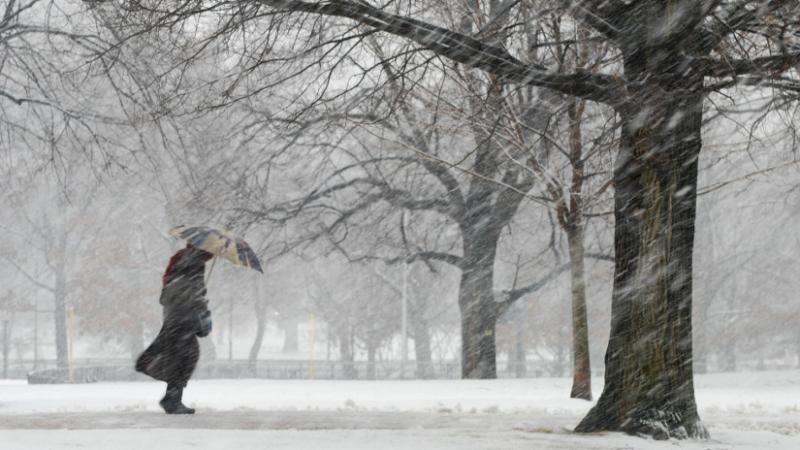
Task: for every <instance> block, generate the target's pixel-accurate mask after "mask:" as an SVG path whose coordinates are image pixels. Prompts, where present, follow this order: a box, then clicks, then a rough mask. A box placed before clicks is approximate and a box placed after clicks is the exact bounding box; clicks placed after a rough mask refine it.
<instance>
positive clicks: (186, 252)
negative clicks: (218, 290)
mask: <svg viewBox="0 0 800 450" xmlns="http://www.w3.org/2000/svg"><path fill="white" fill-rule="evenodd" d="M211 256H212V255H211V254H210V253H207V252H204V251H202V250H197V249H194V248H192V247H187V248H186V249H183V250H181V251H179V252H178V253H176V254H175V255H174V256H173V257H172V259H171V260H170V264H169V265H168V266H167V270H166V272H165V273H164V280H163V281H164V287H163V289H162V290H161V298H160V300H159V301H160V303H161V305H162V306H163V308H164V311H163V317H164V322H163V325H162V326H161V331H159V333H158V336H156V338H155V340H154V341H153V343H152V344H150V346H149V347H148V348H147V349H146V350H145V351H144V353H142V354H141V356H139V359H138V360H137V361H136V370H137V371H138V372H142V373H144V374H147V375H149V376H151V377H153V378H155V379H157V380H161V381H166V382H167V383H170V384H176V385H180V386H185V385H186V382H187V381H189V378H190V377H191V376H192V372H194V369H195V366H196V365H197V360H198V359H199V357H200V346H199V344H198V342H197V336H201V337H202V336H206V335H208V333H209V332H210V331H211V319H210V312H209V311H208V301H207V300H206V298H205V297H206V285H205V280H204V275H205V262H206V261H208V260H209V259H210V258H211Z"/></svg>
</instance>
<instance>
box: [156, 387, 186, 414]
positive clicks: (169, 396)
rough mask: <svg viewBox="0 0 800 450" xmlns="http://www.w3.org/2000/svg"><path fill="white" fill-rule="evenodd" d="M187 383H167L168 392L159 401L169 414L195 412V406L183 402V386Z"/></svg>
mask: <svg viewBox="0 0 800 450" xmlns="http://www.w3.org/2000/svg"><path fill="white" fill-rule="evenodd" d="M184 386H186V385H185V384H180V383H167V392H166V393H165V394H164V398H162V399H161V401H160V402H158V404H159V405H161V407H162V408H163V409H164V412H166V413H167V414H194V408H189V407H187V406H186V405H184V404H183V388H184Z"/></svg>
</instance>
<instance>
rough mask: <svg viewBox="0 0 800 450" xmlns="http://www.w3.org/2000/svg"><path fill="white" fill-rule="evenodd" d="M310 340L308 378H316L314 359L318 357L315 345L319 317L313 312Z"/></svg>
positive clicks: (310, 323) (310, 322) (310, 321)
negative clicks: (315, 353)
mask: <svg viewBox="0 0 800 450" xmlns="http://www.w3.org/2000/svg"><path fill="white" fill-rule="evenodd" d="M308 334H309V335H310V336H309V340H310V341H311V342H310V343H309V346H308V350H309V360H308V378H309V379H312V380H313V379H314V360H315V359H316V357H315V355H314V350H315V348H314V347H315V345H316V342H317V318H316V317H315V316H314V315H313V314H312V315H311V319H310V320H309V333H308Z"/></svg>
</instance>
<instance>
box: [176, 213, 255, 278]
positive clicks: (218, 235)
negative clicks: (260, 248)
mask: <svg viewBox="0 0 800 450" xmlns="http://www.w3.org/2000/svg"><path fill="white" fill-rule="evenodd" d="M169 234H171V235H173V236H175V237H179V238H181V239H183V240H185V241H186V242H188V243H189V244H191V245H192V246H194V247H197V248H199V249H200V250H205V251H207V252H209V253H211V254H213V255H214V256H215V257H216V256H221V257H223V258H225V259H227V260H228V261H230V262H232V263H233V264H234V265H236V266H244V267H249V268H251V269H254V270H257V271H259V272H261V273H264V271H263V270H261V263H260V262H259V261H258V257H257V256H256V253H255V252H254V251H253V249H252V248H250V245H248V244H247V242H245V241H244V240H243V239H240V238H237V237H236V236H234V235H233V234H231V233H230V232H229V231H227V230H220V229H217V228H211V227H205V226H197V227H191V226H187V225H181V226H177V227H175V228H173V229H171V230H169ZM215 261H216V258H215ZM213 269H214V263H213V262H212V263H211V270H213ZM209 272H210V271H209ZM209 275H210V273H209Z"/></svg>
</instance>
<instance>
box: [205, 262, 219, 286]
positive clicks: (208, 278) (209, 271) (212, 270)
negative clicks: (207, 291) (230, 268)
mask: <svg viewBox="0 0 800 450" xmlns="http://www.w3.org/2000/svg"><path fill="white" fill-rule="evenodd" d="M216 263H217V255H214V258H212V259H211V268H210V269H208V275H206V287H208V280H210V279H211V273H212V272H214V264H216Z"/></svg>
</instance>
